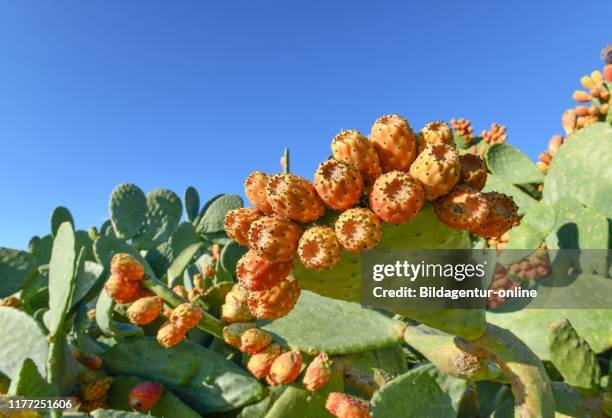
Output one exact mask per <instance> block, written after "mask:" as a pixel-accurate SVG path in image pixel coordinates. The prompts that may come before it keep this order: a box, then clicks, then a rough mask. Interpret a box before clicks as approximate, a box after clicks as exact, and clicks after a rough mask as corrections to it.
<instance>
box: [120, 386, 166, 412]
mask: <svg viewBox="0 0 612 418" xmlns="http://www.w3.org/2000/svg"><path fill="white" fill-rule="evenodd" d="M163 393H164V385H162V384H161V383H157V382H149V381H144V382H142V383H139V384H138V385H136V386H134V388H133V389H132V390H131V391H130V394H129V395H128V405H129V406H130V408H132V409H135V410H137V411H139V412H146V411H148V410H150V409H151V408H153V407H154V406H155V404H156V403H157V401H159V398H161V396H162V394H163Z"/></svg>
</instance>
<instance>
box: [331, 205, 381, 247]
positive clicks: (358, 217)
mask: <svg viewBox="0 0 612 418" xmlns="http://www.w3.org/2000/svg"><path fill="white" fill-rule="evenodd" d="M334 229H335V231H336V237H337V238H338V242H340V244H341V245H342V246H343V247H344V248H345V249H346V250H347V251H351V252H355V253H359V252H361V251H363V250H366V249H371V248H374V247H376V245H378V243H379V242H380V239H381V238H382V223H381V221H380V219H379V218H378V216H376V215H374V213H372V212H371V211H370V210H369V209H365V208H353V209H349V210H346V211H344V212H343V213H342V214H341V215H340V217H339V218H338V220H337V221H336V224H335V225H334Z"/></svg>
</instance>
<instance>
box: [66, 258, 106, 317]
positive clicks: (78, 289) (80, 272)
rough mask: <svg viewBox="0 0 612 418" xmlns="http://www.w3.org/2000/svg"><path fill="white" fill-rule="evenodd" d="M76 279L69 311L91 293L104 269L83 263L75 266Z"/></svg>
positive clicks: (96, 265)
mask: <svg viewBox="0 0 612 418" xmlns="http://www.w3.org/2000/svg"><path fill="white" fill-rule="evenodd" d="M77 267H78V268H77V272H76V274H77V277H76V285H75V288H74V294H73V295H72V300H71V303H70V306H71V309H74V307H75V306H76V305H77V304H78V303H79V302H80V301H81V300H83V299H84V298H85V297H86V296H88V295H89V293H90V292H91V291H92V289H93V288H94V287H96V285H97V284H99V281H100V279H101V276H102V272H103V271H104V268H103V267H102V266H101V265H100V264H98V263H94V262H93V261H85V262H84V263H83V264H82V265H80V266H77Z"/></svg>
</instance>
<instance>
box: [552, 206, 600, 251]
mask: <svg viewBox="0 0 612 418" xmlns="http://www.w3.org/2000/svg"><path fill="white" fill-rule="evenodd" d="M553 207H554V210H555V213H556V222H555V225H554V227H553V229H552V230H551V232H550V234H548V236H547V237H546V245H547V246H548V248H551V249H557V248H568V249H575V248H583V249H606V248H608V242H609V232H608V221H607V219H606V218H605V217H604V216H603V215H602V214H601V213H599V212H597V211H596V210H594V209H591V208H585V207H584V206H583V205H582V204H581V203H580V202H579V201H578V200H576V199H575V198H574V197H571V196H563V197H561V198H560V199H559V200H557V201H556V202H555V204H554V205H553Z"/></svg>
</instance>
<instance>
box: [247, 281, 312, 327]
mask: <svg viewBox="0 0 612 418" xmlns="http://www.w3.org/2000/svg"><path fill="white" fill-rule="evenodd" d="M299 297H300V286H299V285H298V283H297V280H295V279H294V278H292V277H287V278H286V279H285V280H282V281H280V282H278V283H277V284H276V285H274V287H272V288H270V289H267V290H260V291H257V292H249V300H248V307H249V310H250V311H251V313H252V314H253V315H254V316H255V317H256V318H257V319H278V318H281V317H283V316H285V315H287V314H288V313H289V312H291V309H293V307H294V306H295V304H296V302H297V300H298V298H299Z"/></svg>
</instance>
